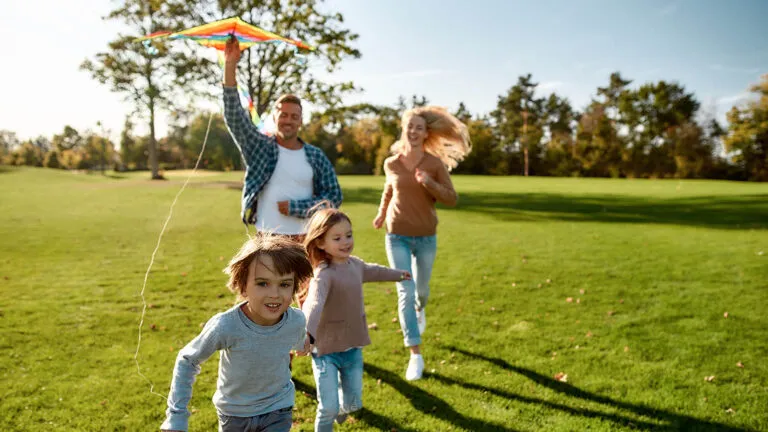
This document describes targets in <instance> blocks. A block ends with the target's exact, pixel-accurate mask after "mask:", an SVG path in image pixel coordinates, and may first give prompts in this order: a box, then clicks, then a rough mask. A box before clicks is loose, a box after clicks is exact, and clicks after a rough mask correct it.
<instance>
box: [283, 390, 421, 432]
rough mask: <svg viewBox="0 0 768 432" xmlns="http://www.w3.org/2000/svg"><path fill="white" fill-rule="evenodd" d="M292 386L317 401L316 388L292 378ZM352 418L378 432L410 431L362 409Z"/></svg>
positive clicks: (353, 414)
mask: <svg viewBox="0 0 768 432" xmlns="http://www.w3.org/2000/svg"><path fill="white" fill-rule="evenodd" d="M293 384H294V386H295V387H296V391H297V392H301V393H304V396H306V397H308V398H310V399H312V400H314V401H317V388H315V386H313V385H310V384H306V383H304V382H303V381H299V380H297V379H296V378H293ZM352 417H354V418H355V419H357V420H358V421H362V422H365V423H367V424H369V425H371V426H372V427H375V428H378V429H379V430H388V431H391V430H393V429H394V430H397V431H398V432H408V431H410V429H406V428H404V427H403V426H401V425H400V424H399V423H397V422H394V421H392V420H390V419H388V418H386V417H384V416H382V415H380V414H376V413H375V412H373V411H371V410H369V409H367V408H365V407H363V408H362V409H361V410H360V411H355V412H354V413H352Z"/></svg>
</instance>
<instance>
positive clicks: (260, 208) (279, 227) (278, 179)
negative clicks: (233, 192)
mask: <svg viewBox="0 0 768 432" xmlns="http://www.w3.org/2000/svg"><path fill="white" fill-rule="evenodd" d="M277 148H278V150H279V154H278V156H277V166H276V167H275V172H274V173H272V177H271V178H270V179H269V181H268V182H267V184H266V185H264V189H262V191H261V192H260V193H259V198H258V199H259V201H258V204H257V205H256V229H258V230H259V231H270V232H274V233H277V234H304V233H305V232H306V227H305V226H304V224H305V222H306V220H305V219H304V218H299V217H295V216H286V215H284V214H282V213H280V210H279V209H278V208H277V203H278V201H290V200H304V199H309V198H312V177H313V173H312V166H311V165H310V164H309V162H308V161H307V154H306V152H305V151H304V148H301V149H299V150H289V149H287V148H285V147H283V146H281V145H278V146H277Z"/></svg>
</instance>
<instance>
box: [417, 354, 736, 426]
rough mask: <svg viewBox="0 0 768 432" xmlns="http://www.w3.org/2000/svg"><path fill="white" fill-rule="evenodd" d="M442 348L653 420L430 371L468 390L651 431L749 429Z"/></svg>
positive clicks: (555, 389)
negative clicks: (618, 397) (615, 396)
mask: <svg viewBox="0 0 768 432" xmlns="http://www.w3.org/2000/svg"><path fill="white" fill-rule="evenodd" d="M445 348H447V349H449V350H452V351H454V352H457V353H460V354H463V355H465V356H467V357H471V358H474V359H477V360H482V361H486V362H489V363H492V364H494V365H496V366H498V367H500V368H502V369H504V370H505V371H509V372H514V373H517V374H520V375H523V376H525V377H526V378H528V379H530V380H531V381H533V382H535V383H536V384H538V385H541V386H544V387H547V388H549V389H551V390H554V391H556V392H558V393H564V394H566V395H568V396H572V397H576V398H579V399H583V400H587V401H591V402H596V403H600V404H604V405H607V406H609V407H611V408H612V409H616V408H619V409H622V410H626V411H631V412H633V413H635V414H637V415H639V416H643V417H646V418H649V419H652V421H642V420H637V419H634V418H630V417H626V416H623V415H621V414H614V413H604V412H600V411H596V410H592V409H587V408H574V407H571V406H568V405H563V404H559V403H555V402H549V401H546V400H542V399H537V398H531V397H527V396H521V395H516V394H513V393H510V392H507V391H504V390H499V389H496V388H493V387H486V386H482V385H479V384H473V383H467V382H462V381H459V380H456V379H454V378H449V377H445V376H442V375H440V374H430V375H429V377H430V378H432V379H435V380H438V381H440V382H442V383H445V384H451V385H460V386H462V387H464V388H466V389H468V390H473V391H477V392H480V393H482V392H488V393H491V394H494V395H496V396H499V397H502V398H506V399H510V400H517V401H520V402H524V403H530V404H537V405H541V406H544V407H547V408H550V409H555V410H560V411H563V412H565V413H568V414H570V415H576V416H583V417H589V418H600V419H603V420H607V421H611V422H614V423H616V424H619V425H622V426H626V427H630V428H634V429H643V430H654V431H679V430H690V431H731V432H737V431H739V432H747V431H751V429H743V428H738V427H734V426H729V425H726V424H722V423H716V422H711V421H707V420H701V419H697V418H695V417H690V416H686V415H681V414H676V413H673V412H669V411H665V410H661V409H657V408H652V407H649V406H646V405H641V404H631V403H627V402H622V401H618V400H615V399H611V398H609V397H605V396H600V395H597V394H594V393H589V392H587V391H584V390H581V389H579V388H578V387H575V386H573V385H571V384H568V383H565V382H561V381H558V380H555V379H553V378H550V377H548V376H545V375H542V374H540V373H538V372H534V371H532V370H530V369H526V368H523V367H520V366H514V365H511V364H509V363H508V362H506V361H504V360H502V359H498V358H492V357H488V356H485V355H482V354H476V353H472V352H469V351H466V350H463V349H461V348H457V347H455V346H445Z"/></svg>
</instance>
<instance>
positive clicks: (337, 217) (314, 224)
mask: <svg viewBox="0 0 768 432" xmlns="http://www.w3.org/2000/svg"><path fill="white" fill-rule="evenodd" d="M341 221H347V222H349V224H350V225H351V224H352V221H351V220H350V219H349V216H347V215H346V214H344V213H343V212H341V211H340V210H337V209H335V208H323V209H320V210H317V211H315V213H314V214H313V215H312V217H311V218H310V219H309V222H308V223H307V235H306V237H305V238H304V248H305V249H306V250H307V255H309V262H310V263H311V264H312V267H317V266H318V265H320V264H321V263H323V262H328V261H330V257H329V256H328V254H326V253H325V251H324V250H322V249H320V247H319V246H318V243H319V242H320V240H321V239H322V238H323V237H324V236H325V233H327V232H328V230H329V229H331V227H332V226H334V225H336V224H337V223H339V222H341Z"/></svg>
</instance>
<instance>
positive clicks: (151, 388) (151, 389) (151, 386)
mask: <svg viewBox="0 0 768 432" xmlns="http://www.w3.org/2000/svg"><path fill="white" fill-rule="evenodd" d="M212 121H213V113H211V116H210V117H209V118H208V129H206V131H205V138H204V139H203V147H202V148H201V149H200V154H199V155H197V162H195V167H194V168H193V169H192V172H191V173H190V174H189V176H187V179H186V181H184V184H183V185H182V186H181V189H179V191H178V192H177V193H176V197H174V199H173V202H172V203H171V207H170V210H169V212H168V216H167V217H166V219H165V223H164V224H163V228H162V229H161V230H160V235H159V236H158V237H157V244H156V245H155V250H154V251H152V257H151V258H150V260H149V266H148V267H147V272H146V273H145V274H144V284H143V285H142V287H141V292H139V296H141V302H142V305H143V306H142V309H141V319H140V320H139V336H138V341H137V343H136V353H135V354H134V355H133V360H134V362H135V363H136V371H137V372H138V373H139V376H141V377H142V378H144V380H145V381H147V382H148V383H149V392H150V393H152V394H154V395H157V396H160V397H161V398H163V399H165V396H163V395H161V394H159V393H157V392H155V390H154V388H155V385H154V383H152V381H151V380H150V379H149V378H147V377H146V376H145V375H144V374H143V373H142V372H141V367H140V366H139V349H140V348H141V329H142V327H143V326H144V317H145V316H146V313H147V300H146V298H145V297H144V291H145V290H146V288H147V279H148V278H149V272H150V270H151V269H152V265H153V264H154V263H155V255H156V254H157V251H158V250H159V249H160V242H161V241H162V239H163V234H164V233H165V229H166V228H167V227H168V222H170V221H171V216H172V215H173V208H174V206H176V202H177V201H178V200H179V196H181V193H182V192H184V189H186V187H187V184H188V183H189V180H190V179H191V178H192V176H194V175H195V172H197V167H198V166H199V165H200V160H201V159H202V157H203V152H205V145H206V143H207V142H208V134H209V132H210V131H211V122H212Z"/></svg>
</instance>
